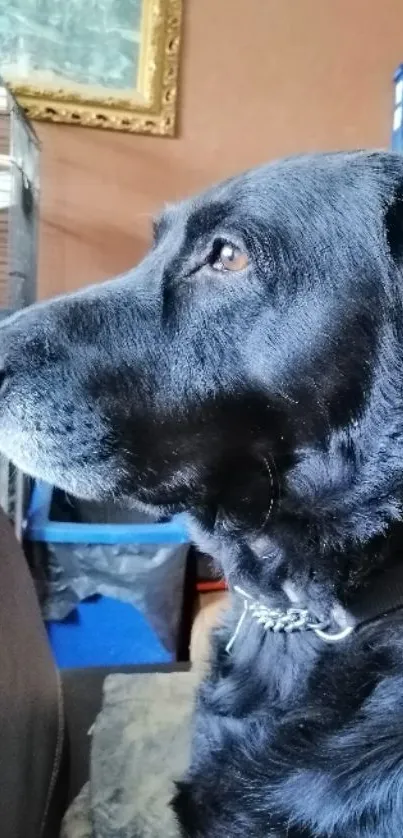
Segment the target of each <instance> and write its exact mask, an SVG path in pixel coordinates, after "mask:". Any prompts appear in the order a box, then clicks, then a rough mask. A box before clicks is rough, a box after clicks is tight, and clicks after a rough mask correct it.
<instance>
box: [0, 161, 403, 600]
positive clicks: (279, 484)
mask: <svg viewBox="0 0 403 838" xmlns="http://www.w3.org/2000/svg"><path fill="white" fill-rule="evenodd" d="M402 186H403V159H401V158H400V157H399V156H397V155H393V154H388V153H353V154H334V155H323V156H319V155H318V156H310V157H301V158H296V159H291V160H285V161H283V162H280V163H276V164H274V165H269V166H264V167H261V168H259V169H256V170H253V171H250V172H247V173H246V174H243V175H241V176H239V177H236V178H233V179H232V180H229V181H227V182H225V183H223V184H221V185H219V186H216V187H215V188H213V189H211V190H210V191H208V192H206V193H205V194H203V195H201V196H199V197H197V198H195V199H193V200H190V201H186V202H184V203H181V204H179V205H176V206H172V207H168V208H167V209H166V210H165V211H164V212H163V213H162V214H161V216H160V217H159V218H158V219H157V220H156V222H155V230H154V244H153V247H152V249H151V251H150V252H149V254H148V255H147V256H146V258H145V259H144V261H143V262H142V263H141V264H140V265H139V266H137V267H136V268H135V269H134V270H132V271H130V272H129V273H128V274H126V275H124V276H121V277H118V278H116V279H114V280H113V281H111V282H108V283H106V284H104V285H99V286H96V287H92V288H89V289H88V290H85V291H84V292H81V293H78V294H74V295H71V296H67V297H63V298H61V299H57V300H53V301H51V302H48V303H45V304H41V305H38V306H35V307H33V308H32V309H29V310H27V311H26V312H23V313H22V314H20V315H17V316H16V317H14V318H12V319H11V320H9V321H7V322H6V323H5V324H4V326H3V327H2V329H1V332H0V351H1V355H0V357H1V361H2V388H1V393H0V447H1V448H2V450H3V451H4V452H5V453H6V454H7V455H8V456H9V457H11V458H12V459H13V460H14V461H15V462H16V463H17V464H18V465H19V466H20V467H21V468H23V469H24V470H26V471H28V472H30V473H32V474H34V475H38V476H40V477H43V478H44V479H47V480H49V481H50V482H53V483H56V484H57V485H59V486H61V487H62V488H65V489H68V490H70V491H72V492H74V493H76V494H78V495H82V496H90V497H94V498H100V497H105V496H114V497H117V496H118V497H119V496H120V497H125V498H127V497H130V498H132V499H135V500H137V501H138V502H140V503H143V504H152V505H154V506H158V507H160V508H163V509H165V510H176V509H178V510H179V509H188V510H191V511H192V512H193V513H194V515H195V516H196V518H197V519H198V520H199V523H200V524H201V525H202V527H203V528H204V530H206V531H208V532H209V533H213V534H214V535H215V536H217V537H218V540H219V541H220V544H221V546H222V545H223V544H224V543H226V542H227V541H228V540H231V539H232V540H233V544H235V542H236V543H237V545H239V544H240V543H242V544H243V545H244V547H245V545H247V547H248V550H250V551H251V552H250V553H249V552H248V557H247V559H245V556H246V553H245V550H244V551H243V553H242V555H243V559H240V558H239V557H238V559H237V560H235V559H234V550H232V553H231V556H232V558H231V559H226V555H227V551H226V550H225V549H224V550H223V551H222V554H223V556H224V563H225V562H226V561H228V566H227V570H228V572H230V573H233V574H234V578H237V579H238V580H239V574H240V573H241V575H243V576H245V575H250V576H251V577H253V578H254V579H256V575H257V574H258V575H259V580H260V581H259V585H260V587H261V586H262V584H263V583H264V579H265V578H266V577H265V573H266V570H264V569H262V568H265V567H266V566H267V564H268V563H267V562H263V561H262V560H261V557H262V554H264V555H270V556H271V559H272V561H271V566H272V567H274V566H275V564H276V562H277V561H278V560H279V559H280V557H281V555H282V553H283V551H284V550H287V549H288V550H291V552H292V551H293V550H294V552H295V553H298V550H300V549H301V543H302V542H301V539H303V541H304V543H305V544H310V545H314V548H315V550H319V551H320V552H321V553H325V552H326V551H327V549H328V548H329V546H331V549H332V550H333V551H335V550H338V549H339V548H342V547H343V545H345V543H346V542H347V541H349V543H352V544H355V543H362V542H363V541H365V540H368V539H370V538H372V537H374V536H375V535H376V534H377V533H379V532H381V531H382V530H383V528H384V527H385V526H387V525H388V522H390V521H391V520H392V519H394V518H396V517H398V516H399V515H400V501H401V497H400V490H401V485H402V462H403V461H402V459H401V456H400V455H401V453H402V425H401V423H402V419H403V413H402V397H401V388H402V375H401V355H402V342H401V332H402V328H403V319H402V317H403V313H402V293H401V290H402V288H401V257H402V242H403V237H402V219H403V210H402V209H401V204H400V200H401V196H402V194H403V190H402ZM291 531H292V533H293V535H292V539H293V540H292V543H291V544H290V538H291V536H290V532H291ZM217 543H218V542H217ZM259 545H260V546H259ZM297 545H299V547H298V548H297ZM245 549H246V547H245ZM237 550H238V548H237ZM230 552H231V551H230ZM235 552H236V551H235ZM241 552H242V551H241ZM255 559H256V562H255ZM242 562H243V563H242ZM269 564H270V563H269Z"/></svg>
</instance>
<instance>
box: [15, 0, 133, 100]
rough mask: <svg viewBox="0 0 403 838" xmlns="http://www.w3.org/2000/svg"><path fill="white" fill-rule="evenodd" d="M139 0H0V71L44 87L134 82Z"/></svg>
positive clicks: (127, 87) (126, 87) (117, 86)
mask: <svg viewBox="0 0 403 838" xmlns="http://www.w3.org/2000/svg"><path fill="white" fill-rule="evenodd" d="M141 7H142V0H0V72H2V73H3V75H4V77H5V78H6V79H7V78H9V79H13V81H14V82H15V81H19V82H21V83H28V84H31V85H38V86H41V85H46V86H47V87H49V86H50V87H53V86H55V87H63V86H68V87H69V88H70V89H71V88H72V86H73V87H75V86H76V85H77V91H79V89H80V87H82V86H83V85H84V86H85V87H88V86H90V87H96V88H99V87H101V88H104V89H105V88H113V89H115V90H116V89H120V90H130V91H133V88H136V87H137V75H138V67H139V51H140V40H141V33H140V30H141V16H142V15H141V12H142V8H141Z"/></svg>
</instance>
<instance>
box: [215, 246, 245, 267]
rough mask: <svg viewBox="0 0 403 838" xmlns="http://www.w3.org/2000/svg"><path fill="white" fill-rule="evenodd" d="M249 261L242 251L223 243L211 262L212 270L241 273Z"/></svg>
mask: <svg viewBox="0 0 403 838" xmlns="http://www.w3.org/2000/svg"><path fill="white" fill-rule="evenodd" d="M248 262H249V259H248V255H247V253H245V251H244V250H240V249H239V247H235V245H233V244H228V243H225V244H223V245H221V247H220V250H219V251H218V254H217V256H216V258H215V259H214V262H213V268H215V269H216V270H217V271H242V270H243V269H244V268H246V266H247V265H248Z"/></svg>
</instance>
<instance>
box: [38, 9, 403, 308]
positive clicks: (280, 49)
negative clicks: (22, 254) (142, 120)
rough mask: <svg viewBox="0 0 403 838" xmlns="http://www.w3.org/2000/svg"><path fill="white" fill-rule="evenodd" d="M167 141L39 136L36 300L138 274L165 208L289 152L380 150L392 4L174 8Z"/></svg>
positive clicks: (385, 123) (64, 131)
mask: <svg viewBox="0 0 403 838" xmlns="http://www.w3.org/2000/svg"><path fill="white" fill-rule="evenodd" d="M184 5H185V25H184V33H183V43H184V48H183V62H182V74H181V75H182V78H181V94H180V125H179V134H178V138H177V139H173V140H170V139H162V138H161V139H159V138H154V137H142V136H131V135H127V134H126V135H125V134H116V133H113V132H103V131H97V130H91V129H83V128H76V127H72V128H70V127H67V126H54V125H49V124H43V123H38V124H37V129H38V133H39V135H40V138H41V140H42V143H43V154H42V218H41V229H40V265H39V293H40V296H49V295H52V294H55V293H58V292H61V291H65V290H70V289H73V288H77V287H80V286H82V285H85V284H87V283H90V282H94V281H99V280H101V279H103V278H105V277H107V276H109V275H112V274H114V273H117V272H119V271H123V270H124V269H126V268H128V267H129V266H130V265H132V264H133V263H135V262H136V261H137V260H138V259H139V258H140V257H141V255H142V253H143V252H144V250H145V248H146V246H147V242H148V240H149V229H150V225H149V220H150V216H151V215H152V213H153V212H154V211H155V210H156V209H157V208H158V207H159V206H160V205H161V204H163V203H164V201H169V200H172V199H174V198H177V197H180V196H182V195H186V194H188V193H190V192H192V191H194V190H195V189H198V188H199V187H201V186H204V185H206V184H208V183H210V182H211V181H214V180H216V179H218V178H220V177H222V176H224V175H228V174H229V173H231V172H233V171H236V170H238V169H242V168H244V167H247V166H250V165H252V164H254V163H257V162H259V161H263V160H268V159H271V158H275V157H277V156H281V155H284V154H290V153H293V152H299V151H305V150H315V149H318V150H320V149H336V148H349V147H360V146H361V147H362V146H367V145H368V146H380V145H387V144H388V143H389V137H390V126H391V109H392V87H391V78H392V74H393V70H394V68H395V67H396V65H397V64H398V63H399V61H401V60H402V61H403V3H402V2H401V0H372V2H371V3H369V2H368V0H184Z"/></svg>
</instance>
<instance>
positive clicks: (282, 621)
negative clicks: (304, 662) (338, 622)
mask: <svg viewBox="0 0 403 838" xmlns="http://www.w3.org/2000/svg"><path fill="white" fill-rule="evenodd" d="M234 591H235V592H236V593H237V594H239V595H240V596H241V597H242V598H243V611H242V614H241V616H240V618H239V620H238V623H237V625H236V628H235V631H234V633H233V635H232V637H231V639H230V641H229V643H228V644H227V646H226V651H227V652H230V651H231V649H232V647H233V645H234V643H235V640H236V638H237V637H238V635H239V633H240V631H241V628H242V626H243V624H244V622H245V619H246V617H247V616H250V617H251V619H252V620H254V621H255V622H256V623H257V624H258V625H260V626H261V627H262V628H263V631H272V632H274V633H279V632H284V633H286V634H291V633H292V632H294V631H314V632H315V634H317V635H318V637H321V638H322V640H326V641H328V642H337V641H338V640H344V638H345V637H348V635H349V634H351V632H352V630H353V627H352V626H348V627H347V628H345V629H343V630H342V631H340V632H338V633H337V634H327V633H326V632H325V629H326V628H328V625H329V624H328V623H323V622H320V621H319V620H317V621H315V620H313V619H312V615H310V613H309V611H308V609H307V608H287V610H286V611H282V610H281V609H279V608H269V606H267V605H264V603H262V602H260V601H259V600H255V599H253V597H251V596H250V595H249V594H247V593H246V591H244V590H242V588H239V587H238V586H235V588H234Z"/></svg>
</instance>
